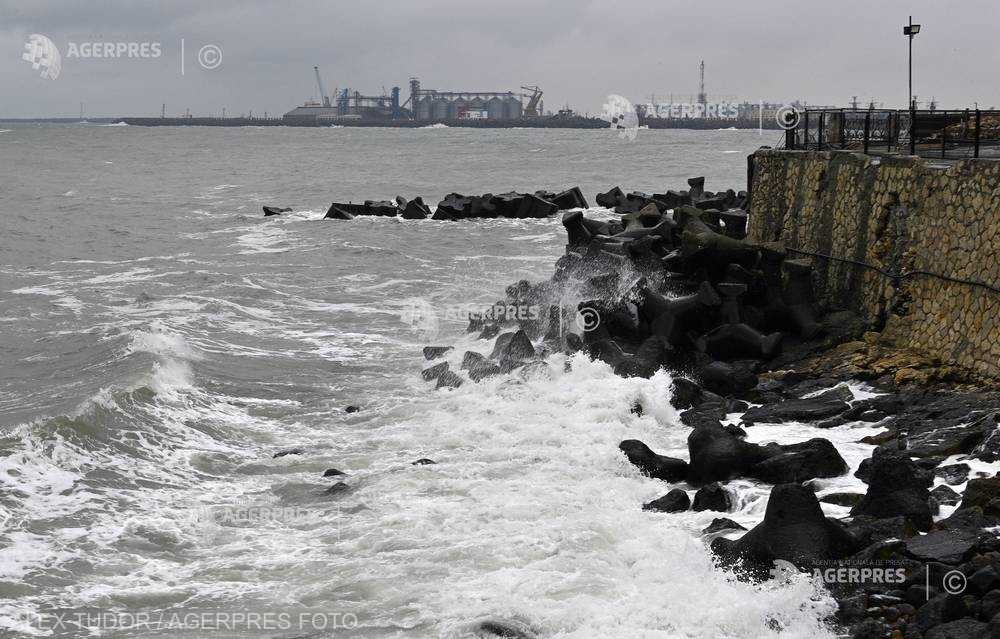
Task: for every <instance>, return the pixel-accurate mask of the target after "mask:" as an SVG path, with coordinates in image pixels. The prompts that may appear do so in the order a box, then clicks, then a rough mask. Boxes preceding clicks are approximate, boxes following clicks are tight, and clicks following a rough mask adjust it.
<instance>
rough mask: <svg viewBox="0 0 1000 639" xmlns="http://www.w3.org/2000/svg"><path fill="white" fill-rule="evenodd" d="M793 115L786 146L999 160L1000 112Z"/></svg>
mask: <svg viewBox="0 0 1000 639" xmlns="http://www.w3.org/2000/svg"><path fill="white" fill-rule="evenodd" d="M795 120H796V121H795V126H794V127H791V128H789V129H788V130H786V131H785V148H787V149H800V150H813V151H816V150H820V151H827V150H833V149H847V150H854V151H861V152H863V153H875V154H883V153H884V154H891V153H898V154H909V155H919V156H921V157H926V158H942V159H962V158H979V157H983V158H997V159H1000V111H982V110H979V109H965V110H963V111H922V110H918V109H911V110H905V109H866V110H854V109H818V110H812V109H807V110H805V111H800V112H798V113H797V118H795Z"/></svg>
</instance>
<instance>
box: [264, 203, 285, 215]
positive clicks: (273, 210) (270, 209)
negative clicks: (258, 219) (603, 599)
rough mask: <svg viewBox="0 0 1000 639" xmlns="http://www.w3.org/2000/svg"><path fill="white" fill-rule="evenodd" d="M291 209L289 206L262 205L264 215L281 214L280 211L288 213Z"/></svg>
mask: <svg viewBox="0 0 1000 639" xmlns="http://www.w3.org/2000/svg"><path fill="white" fill-rule="evenodd" d="M291 210H292V209H290V208H280V207H277V206H266V205H265V206H264V217H270V216H272V215H281V214H282V213H288V212H289V211H291Z"/></svg>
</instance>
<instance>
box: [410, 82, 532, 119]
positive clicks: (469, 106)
mask: <svg viewBox="0 0 1000 639" xmlns="http://www.w3.org/2000/svg"><path fill="white" fill-rule="evenodd" d="M534 88H535V89H536V93H537V97H536V96H535V95H532V96H531V99H530V100H529V104H528V108H525V106H524V104H523V103H522V101H521V98H522V97H525V96H523V95H522V94H520V93H514V92H513V91H439V90H437V89H423V88H421V87H420V80H418V79H417V78H410V99H409V100H407V102H406V104H408V105H409V106H410V112H411V114H412V117H413V119H414V120H416V121H418V122H435V121H442V120H519V119H521V118H522V117H525V116H528V115H530V113H531V112H532V111H534V112H535V115H537V109H538V104H539V99H540V98H541V91H540V90H537V87H534Z"/></svg>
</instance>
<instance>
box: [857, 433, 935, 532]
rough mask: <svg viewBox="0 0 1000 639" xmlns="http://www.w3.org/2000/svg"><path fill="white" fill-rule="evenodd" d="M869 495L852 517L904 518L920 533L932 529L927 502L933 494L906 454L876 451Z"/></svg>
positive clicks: (867, 494) (872, 465) (869, 482)
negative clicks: (899, 516)
mask: <svg viewBox="0 0 1000 639" xmlns="http://www.w3.org/2000/svg"><path fill="white" fill-rule="evenodd" d="M871 459H872V464H871V478H870V479H869V480H868V492H867V493H865V496H864V498H863V499H862V500H861V502H860V503H859V504H858V505H857V506H855V507H854V508H852V509H851V514H852V515H869V516H872V517H879V518H884V517H895V516H898V515H902V516H904V517H906V518H907V519H908V520H909V521H911V522H912V523H913V525H914V526H916V527H917V529H919V530H928V529H930V527H931V513H930V507H929V506H928V503H927V500H928V498H929V497H930V493H929V492H928V491H927V487H926V485H925V483H924V482H922V481H920V480H918V478H917V474H918V473H917V468H916V466H915V465H914V464H913V462H912V461H910V458H909V457H907V456H906V454H903V453H900V452H894V451H882V450H881V449H875V453H874V454H873V455H872V458H871Z"/></svg>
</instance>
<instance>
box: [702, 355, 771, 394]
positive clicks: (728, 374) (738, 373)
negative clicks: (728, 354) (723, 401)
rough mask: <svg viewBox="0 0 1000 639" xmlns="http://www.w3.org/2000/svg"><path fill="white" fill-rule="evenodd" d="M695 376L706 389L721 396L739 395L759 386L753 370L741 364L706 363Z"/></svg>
mask: <svg viewBox="0 0 1000 639" xmlns="http://www.w3.org/2000/svg"><path fill="white" fill-rule="evenodd" d="M695 375H696V376H697V377H698V379H699V380H700V381H701V383H702V384H703V385H704V387H705V388H706V389H708V390H710V391H712V392H713V393H718V394H720V395H739V394H740V393H743V392H746V391H748V390H750V389H751V388H753V387H754V386H756V385H757V375H756V374H755V372H754V370H753V368H752V367H750V366H747V365H746V364H744V363H740V362H717V361H710V362H706V363H704V364H701V365H699V366H698V367H697V369H696V370H695Z"/></svg>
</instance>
